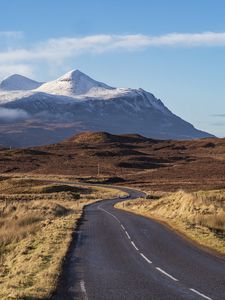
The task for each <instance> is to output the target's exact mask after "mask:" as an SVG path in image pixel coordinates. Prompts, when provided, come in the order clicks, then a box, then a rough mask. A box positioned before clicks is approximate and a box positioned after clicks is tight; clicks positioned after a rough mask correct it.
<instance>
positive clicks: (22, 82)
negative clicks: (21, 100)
mask: <svg viewBox="0 0 225 300" xmlns="http://www.w3.org/2000/svg"><path fill="white" fill-rule="evenodd" d="M42 84H43V82H37V81H35V80H32V79H30V78H27V77H25V76H22V75H19V74H13V75H11V76H9V77H7V78H5V79H3V80H2V82H1V83H0V89H2V90H6V91H17V90H24V91H26V90H33V89H37V88H38V87H39V86H41V85H42Z"/></svg>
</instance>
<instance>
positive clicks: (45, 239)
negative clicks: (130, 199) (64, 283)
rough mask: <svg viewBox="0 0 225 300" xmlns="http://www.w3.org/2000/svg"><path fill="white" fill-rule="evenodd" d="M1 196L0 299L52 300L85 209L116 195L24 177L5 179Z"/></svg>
mask: <svg viewBox="0 0 225 300" xmlns="http://www.w3.org/2000/svg"><path fill="white" fill-rule="evenodd" d="M3 191H4V194H3ZM15 191H16V193H15ZM0 192H1V194H0V299H7V300H8V299H46V298H48V297H49V296H50V295H51V293H52V291H53V290H54V288H55V286H56V282H57V278H58V275H59V273H60V268H61V264H62V261H63V257H64V256H65V254H66V251H67V249H68V246H69V244H70V241H71V236H72V232H73V231H74V228H75V226H76V222H77V220H78V219H79V217H80V215H81V213H82V209H83V207H84V206H85V205H86V204H89V203H93V202H95V201H97V200H101V199H105V198H110V197H113V196H115V195H117V194H118V191H117V190H110V189H109V190H108V189H107V188H99V187H93V188H89V187H84V186H82V187H81V186H70V185H65V184H63V185H61V186H60V185H59V184H57V185H56V184H49V185H48V184H46V182H43V181H41V179H40V181H35V180H34V179H24V178H23V179H21V178H13V179H12V178H4V180H1V181H0Z"/></svg>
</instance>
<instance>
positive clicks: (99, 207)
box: [98, 206, 120, 223]
mask: <svg viewBox="0 0 225 300" xmlns="http://www.w3.org/2000/svg"><path fill="white" fill-rule="evenodd" d="M98 209H100V210H102V211H104V212H105V213H107V214H108V215H110V216H112V217H113V218H114V219H115V220H116V221H117V222H118V223H120V220H119V219H118V218H117V217H116V216H114V215H113V214H111V213H110V212H108V211H107V210H105V209H104V208H102V207H101V206H98Z"/></svg>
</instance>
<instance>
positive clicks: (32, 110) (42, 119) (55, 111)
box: [0, 70, 212, 146]
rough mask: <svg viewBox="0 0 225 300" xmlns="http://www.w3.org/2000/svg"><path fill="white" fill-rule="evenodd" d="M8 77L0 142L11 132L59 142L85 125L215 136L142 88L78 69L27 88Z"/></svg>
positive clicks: (20, 141) (17, 140) (1, 95)
mask: <svg viewBox="0 0 225 300" xmlns="http://www.w3.org/2000/svg"><path fill="white" fill-rule="evenodd" d="M9 79H10V77H9ZM4 81H6V82H7V79H5V80H4ZM9 82H11V84H10V87H11V91H9V89H8V90H6V89H0V124H1V126H0V137H1V139H2V142H1V141H0V144H4V138H3V137H4V135H5V136H7V137H8V135H9V134H10V137H11V139H10V143H12V142H11V140H14V143H13V145H15V146H31V145H41V144H46V143H55V142H58V141H60V140H62V139H64V138H66V137H69V136H70V135H73V134H75V133H78V132H81V131H84V130H85V131H86V130H92V131H108V132H110V133H138V134H141V135H144V136H146V137H151V138H157V139H193V138H201V137H209V136H212V135H210V134H208V133H206V132H203V131H200V130H197V129H196V128H194V127H193V125H191V124H190V123H188V122H186V121H184V120H182V119H181V118H179V117H178V116H176V115H175V114H173V113H172V112H171V111H170V110H169V109H168V108H167V107H166V106H165V105H164V104H163V103H162V102H161V101H160V100H159V99H157V98H155V96H154V95H153V94H151V93H149V92H146V91H144V90H143V89H131V88H114V87H110V86H108V85H106V84H104V83H102V82H98V81H96V80H94V79H92V78H90V77H89V76H87V75H85V74H83V73H82V72H80V71H79V70H75V71H70V72H68V73H66V74H65V75H63V76H62V77H60V78H58V79H56V80H55V81H51V82H47V83H44V84H42V85H40V86H39V87H37V88H35V89H32V90H29V91H28V90H25V89H24V85H20V87H21V90H16V89H17V88H18V85H17V82H16V84H15V86H14V85H13V81H10V80H9ZM26 82H27V81H26ZM1 85H2V83H1ZM7 140H8V139H7ZM5 145H8V142H5Z"/></svg>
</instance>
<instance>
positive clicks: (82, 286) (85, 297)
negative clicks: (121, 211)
mask: <svg viewBox="0 0 225 300" xmlns="http://www.w3.org/2000/svg"><path fill="white" fill-rule="evenodd" d="M98 209H100V210H102V211H104V212H105V213H107V214H109V215H110V216H112V217H113V218H114V219H115V220H116V221H117V222H118V223H119V224H120V226H121V228H122V229H123V230H124V231H125V233H126V235H127V237H128V239H129V240H130V241H131V244H132V245H133V247H134V248H135V249H136V250H137V251H139V249H138V247H137V246H136V245H135V243H134V242H133V241H132V240H131V237H130V235H129V233H128V232H127V231H126V229H125V227H124V226H123V224H122V223H121V222H120V220H119V219H118V218H117V217H116V216H114V215H113V214H111V213H110V212H108V211H107V210H105V209H104V208H102V207H101V206H98ZM79 238H80V236H78V239H79ZM140 255H141V256H142V257H143V258H144V260H145V261H147V262H148V263H149V264H152V261H151V260H150V259H148V258H147V257H146V256H145V255H144V254H143V253H140ZM155 269H156V270H158V271H159V272H161V273H163V274H164V275H166V276H167V277H169V278H170V279H172V280H173V281H179V280H178V279H177V278H175V277H173V276H172V275H170V274H169V273H167V272H166V271H164V270H163V269H161V268H159V267H155ZM80 287H81V291H82V293H83V296H84V299H85V300H88V297H87V292H86V288H85V284H84V281H83V280H82V281H81V282H80ZM189 290H190V291H192V292H193V293H195V294H197V295H199V296H201V297H202V298H204V299H207V300H213V299H212V298H210V297H208V296H206V295H204V294H202V293H200V292H199V291H197V290H195V289H193V288H190V289H189Z"/></svg>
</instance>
